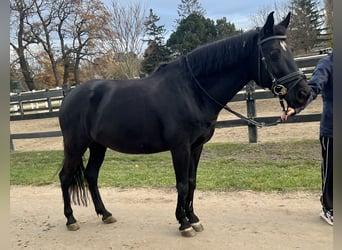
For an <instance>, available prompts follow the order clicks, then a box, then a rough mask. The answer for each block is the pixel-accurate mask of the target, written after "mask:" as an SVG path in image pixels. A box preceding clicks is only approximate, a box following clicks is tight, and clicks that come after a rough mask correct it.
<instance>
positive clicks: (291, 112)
mask: <svg viewBox="0 0 342 250" xmlns="http://www.w3.org/2000/svg"><path fill="white" fill-rule="evenodd" d="M295 114H296V110H295V109H294V108H291V107H288V108H287V110H286V111H283V113H282V114H281V116H280V118H281V120H282V121H286V120H287V118H288V117H289V116H292V115H295Z"/></svg>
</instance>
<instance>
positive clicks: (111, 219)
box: [102, 216, 116, 224]
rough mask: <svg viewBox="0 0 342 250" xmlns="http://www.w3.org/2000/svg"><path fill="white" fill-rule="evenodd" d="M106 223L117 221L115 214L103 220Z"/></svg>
mask: <svg viewBox="0 0 342 250" xmlns="http://www.w3.org/2000/svg"><path fill="white" fill-rule="evenodd" d="M102 221H103V223H104V224H111V223H115V222H116V219H115V218H114V217H113V216H108V217H107V218H105V219H103V220H102Z"/></svg>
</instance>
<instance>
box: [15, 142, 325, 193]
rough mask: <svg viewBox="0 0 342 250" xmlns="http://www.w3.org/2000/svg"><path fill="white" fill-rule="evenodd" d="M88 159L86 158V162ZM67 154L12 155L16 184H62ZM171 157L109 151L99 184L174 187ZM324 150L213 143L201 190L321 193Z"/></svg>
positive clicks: (202, 168) (304, 145)
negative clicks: (59, 170) (63, 163)
mask: <svg viewBox="0 0 342 250" xmlns="http://www.w3.org/2000/svg"><path fill="white" fill-rule="evenodd" d="M86 158H87V155H86V156H85V160H86ZM62 159H63V152H62V151H32V152H12V153H11V169H10V182H11V184H12V185H47V184H59V179H58V174H56V173H57V171H58V169H59V167H60V166H61V162H62ZM171 162H172V161H171V156H170V153H169V152H164V153H159V154H152V155H127V154H121V153H117V152H114V151H111V150H108V151H107V154H106V158H105V162H104V163H103V166H102V168H101V171H100V177H99V185H100V186H111V187H123V188H127V187H148V188H164V187H174V186H175V177H174V171H173V167H172V163H171ZM320 178H321V177H320V146H319V143H318V142H317V141H316V140H304V141H292V142H281V143H262V144H259V143H257V144H249V143H224V144H207V145H206V146H205V148H204V150H203V153H202V157H201V161H200V165H199V169H198V175H197V188H198V189H201V190H217V191H229V190H255V191H297V190H304V191H319V190H320V185H321V179H320Z"/></svg>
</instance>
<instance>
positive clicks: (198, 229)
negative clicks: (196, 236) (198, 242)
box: [191, 222, 204, 232]
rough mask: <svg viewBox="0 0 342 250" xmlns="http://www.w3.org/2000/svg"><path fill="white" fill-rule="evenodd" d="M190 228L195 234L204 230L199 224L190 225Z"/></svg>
mask: <svg viewBox="0 0 342 250" xmlns="http://www.w3.org/2000/svg"><path fill="white" fill-rule="evenodd" d="M191 226H192V228H193V229H194V230H195V231H196V232H202V231H203V230H204V228H203V225H202V223H201V222H196V223H192V224H191Z"/></svg>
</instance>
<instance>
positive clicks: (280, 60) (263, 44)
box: [257, 12, 310, 108]
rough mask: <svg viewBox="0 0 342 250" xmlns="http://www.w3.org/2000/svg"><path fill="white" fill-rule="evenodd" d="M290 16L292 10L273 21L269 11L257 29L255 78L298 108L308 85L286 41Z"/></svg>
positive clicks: (304, 96) (306, 94) (307, 93)
mask: <svg viewBox="0 0 342 250" xmlns="http://www.w3.org/2000/svg"><path fill="white" fill-rule="evenodd" d="M290 16H291V13H289V14H288V15H287V17H286V18H285V19H284V20H283V21H281V22H280V23H279V24H277V25H274V18H273V12H271V13H270V14H269V15H268V17H267V20H266V23H265V25H264V27H263V28H262V29H261V30H260V32H259V39H258V55H259V56H258V73H257V74H258V76H257V78H258V84H259V85H260V86H262V87H266V88H269V89H270V90H271V91H272V92H273V93H274V94H275V95H277V96H279V98H280V100H281V102H282V100H283V99H285V100H286V102H287V104H288V106H291V107H294V108H298V107H302V106H303V105H304V104H305V103H306V101H307V99H308V97H309V94H310V87H309V86H308V84H307V81H306V79H305V76H304V74H303V73H302V72H301V71H299V69H298V66H297V64H296V62H295V61H294V59H293V56H292V53H291V49H290V48H289V47H288V46H287V44H286V42H285V40H286V29H287V27H288V25H289V22H290Z"/></svg>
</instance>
